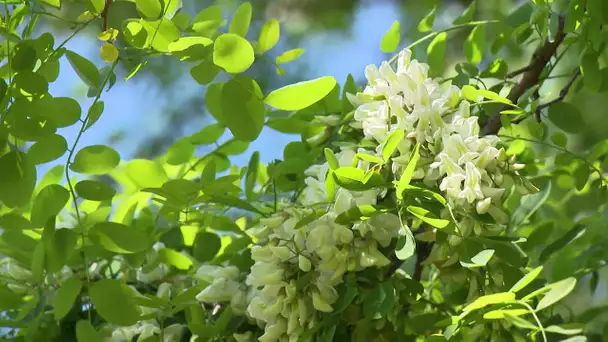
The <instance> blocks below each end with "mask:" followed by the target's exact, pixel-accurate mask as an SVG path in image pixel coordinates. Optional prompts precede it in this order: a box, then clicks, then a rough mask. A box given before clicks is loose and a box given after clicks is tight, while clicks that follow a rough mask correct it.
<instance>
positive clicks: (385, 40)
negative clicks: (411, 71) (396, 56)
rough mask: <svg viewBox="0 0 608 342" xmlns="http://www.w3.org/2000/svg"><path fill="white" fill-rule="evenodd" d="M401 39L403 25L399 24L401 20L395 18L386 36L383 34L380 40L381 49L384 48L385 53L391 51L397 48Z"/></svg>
mask: <svg viewBox="0 0 608 342" xmlns="http://www.w3.org/2000/svg"><path fill="white" fill-rule="evenodd" d="M400 40H401V25H400V24H399V21H397V20H395V21H393V23H392V24H391V27H390V28H389V29H388V31H387V32H386V33H385V34H384V36H382V40H381V41H380V50H382V52H384V53H391V52H393V51H395V50H397V47H398V46H399V41H400Z"/></svg>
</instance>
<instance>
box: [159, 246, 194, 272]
mask: <svg viewBox="0 0 608 342" xmlns="http://www.w3.org/2000/svg"><path fill="white" fill-rule="evenodd" d="M158 255H159V257H160V259H161V260H162V261H163V262H164V263H165V264H168V265H172V266H175V268H177V269H179V270H188V269H189V268H190V267H191V266H192V260H190V258H188V257H187V256H185V255H183V254H182V253H180V252H178V251H175V250H173V249H169V248H163V249H161V250H160V251H158Z"/></svg>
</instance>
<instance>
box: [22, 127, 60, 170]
mask: <svg viewBox="0 0 608 342" xmlns="http://www.w3.org/2000/svg"><path fill="white" fill-rule="evenodd" d="M67 150H68V142H67V141H66V140H65V138H64V137H62V136H61V135H58V134H53V135H49V136H46V137H43V138H41V139H40V140H38V141H37V142H36V143H34V145H32V146H30V148H29V149H28V150H27V155H28V157H29V159H30V161H31V163H32V164H35V165H40V164H44V163H48V162H51V161H53V160H56V159H59V158H60V157H61V156H63V155H64V154H65V151H67Z"/></svg>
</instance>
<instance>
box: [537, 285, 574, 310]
mask: <svg viewBox="0 0 608 342" xmlns="http://www.w3.org/2000/svg"><path fill="white" fill-rule="evenodd" d="M575 286H576V278H574V277H570V278H566V279H564V280H560V281H558V282H557V283H554V284H552V285H551V290H550V291H549V292H547V293H546V294H545V296H544V297H543V298H542V299H541V300H540V301H539V302H538V304H537V305H536V311H539V310H542V309H544V308H547V307H549V306H551V305H553V304H555V303H557V302H558V301H560V300H561V299H562V298H564V297H566V296H567V295H568V294H570V292H572V290H574V287H575Z"/></svg>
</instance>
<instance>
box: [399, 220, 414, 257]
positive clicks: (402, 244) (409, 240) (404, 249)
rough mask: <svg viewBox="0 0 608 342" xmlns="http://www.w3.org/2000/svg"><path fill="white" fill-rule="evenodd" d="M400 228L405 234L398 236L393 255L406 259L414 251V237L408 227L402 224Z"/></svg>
mask: <svg viewBox="0 0 608 342" xmlns="http://www.w3.org/2000/svg"><path fill="white" fill-rule="evenodd" d="M401 228H402V229H403V230H405V233H406V234H405V236H402V237H400V238H399V241H398V242H397V247H396V248H395V255H396V256H397V258H398V259H399V260H406V259H409V258H410V257H411V256H412V255H414V253H415V252H416V239H415V238H414V234H412V231H411V230H410V229H409V227H404V226H402V227H401Z"/></svg>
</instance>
